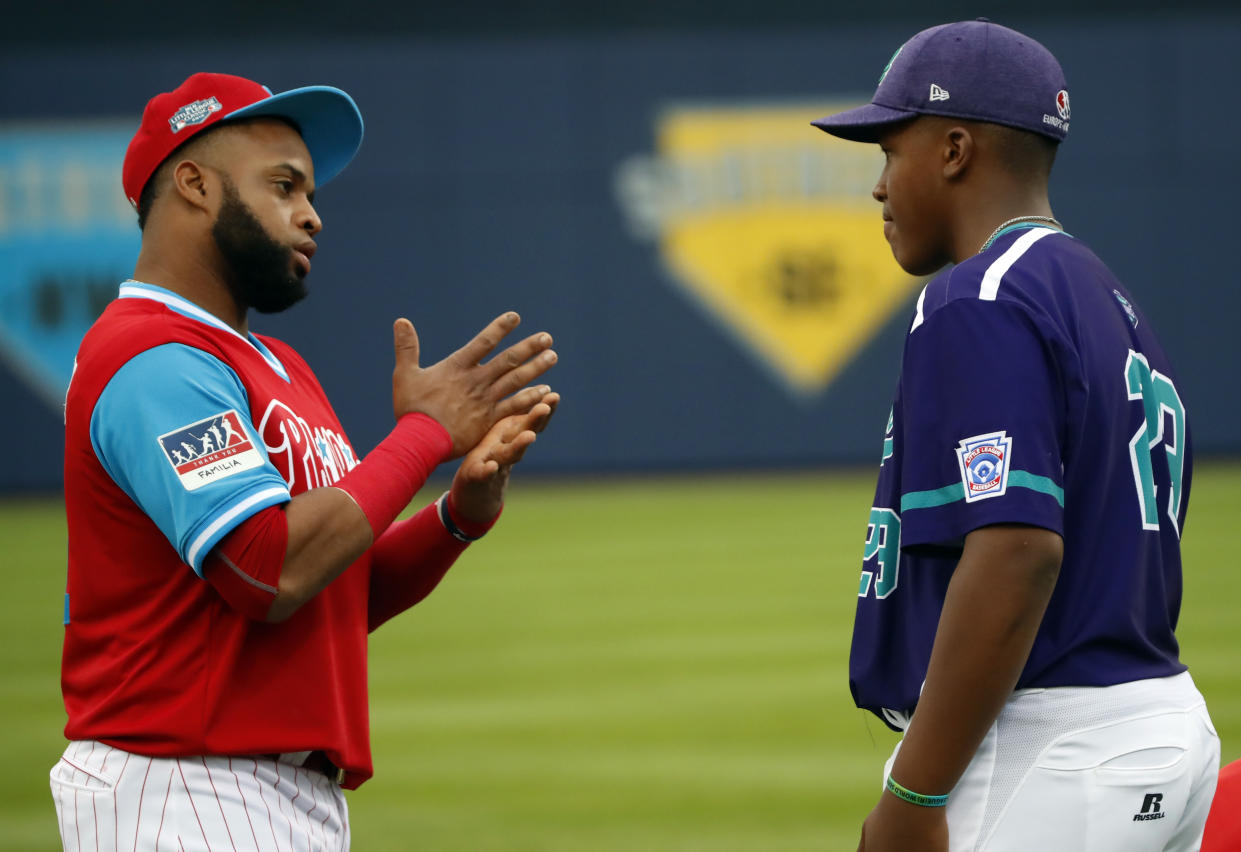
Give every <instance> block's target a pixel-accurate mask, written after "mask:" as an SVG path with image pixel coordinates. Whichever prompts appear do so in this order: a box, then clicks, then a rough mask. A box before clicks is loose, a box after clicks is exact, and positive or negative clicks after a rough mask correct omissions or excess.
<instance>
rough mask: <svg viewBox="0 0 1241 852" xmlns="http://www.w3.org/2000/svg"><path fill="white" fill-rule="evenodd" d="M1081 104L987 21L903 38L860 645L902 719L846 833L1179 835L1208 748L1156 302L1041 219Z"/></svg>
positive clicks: (867, 702) (970, 840)
mask: <svg viewBox="0 0 1241 852" xmlns="http://www.w3.org/2000/svg"><path fill="white" fill-rule="evenodd" d="M1069 122H1070V107H1069V95H1068V90H1067V85H1066V83H1065V81H1064V75H1063V72H1062V71H1061V69H1060V66H1059V63H1058V62H1057V61H1056V59H1055V57H1053V56H1052V55H1051V54H1050V53H1049V52H1048V51H1047V50H1046V49H1045V48H1044V47H1043V46H1042V45H1040V44H1038V43H1037V42H1035V41H1034V40H1032V39H1030V38H1028V37H1026V36H1024V35H1022V34H1020V33H1017V32H1014V31H1013V30H1010V29H1006V28H1004V27H1001V26H998V25H996V24H993V23H991V22H989V21H986V20H985V19H980V20H978V21H969V22H961V23H955V24H947V25H944V26H939V27H933V28H931V29H928V30H925V31H923V32H921V33H919V34H917V35H916V36H914V37H913V38H912V39H910V40H909V41H908V42H906V43H905V44H904V45H903V46H902V47H901V48H900V49H899V50H898V51H897V52H896V54H895V55H894V56H893V58H892V60H891V61H890V62H889V64H888V67H887V68H886V69H885V70H884V73H883V76H882V77H881V78H880V81H879V85H878V88H877V90H876V92H875V95H874V98H873V99H872V101H871V103H870V104H867V105H865V106H862V107H859V108H857V109H852V110H848V111H846V112H843V113H840V114H837V115H833V116H829V117H827V118H824V119H821V120H819V121H816V122H815V125H816V126H818V127H820V128H822V129H823V130H825V131H827V132H828V133H831V134H833V135H836V136H839V137H842V138H845V139H851V140H856V141H862V142H877V143H878V144H879V145H880V147H881V148H882V150H883V152H884V155H885V158H886V164H885V166H884V169H883V172H882V173H881V175H880V177H879V181H878V183H877V185H876V186H875V189H874V197H875V199H876V200H877V201H879V202H880V203H881V204H882V205H883V221H884V224H883V228H884V236H885V237H886V238H887V240H888V242H889V243H890V244H891V246H892V252H893V254H894V255H895V257H896V260H897V262H898V263H899V264H900V265H901V266H902V267H903V268H904V269H905V270H906V271H908V272H909V273H911V274H914V275H931V274H933V273H935V272H937V271H938V270H940V269H941V268H942V267H944V266H945V265H947V264H954V265H953V266H951V267H950V268H948V269H947V270H945V271H943V272H940V273H939V274H938V275H936V277H935V278H934V279H933V280H931V282H930V283H929V284H927V285H926V287H925V289H924V290H923V291H922V294H921V295H920V296H919V298H918V302H917V308H916V311H915V314H914V317H913V320H912V321H911V323H910V326H909V331H908V334H907V336H906V338H905V348H904V354H903V359H902V366H901V375H900V379H899V381H898V384H897V388H896V396H895V400H894V402H893V406H892V413H891V417H890V419H889V422H888V430H887V435H886V438H885V441H884V452H883V458H882V462H881V466H880V473H879V481H878V486H877V488H876V492H875V502H874V506H873V508H872V509H871V512H870V519H869V523H868V528H867V541H866V549H865V555H864V563H863V571H862V576H861V582H860V583H859V587H858V609H857V617H856V621H855V625H854V635H853V646H852V653H851V659H850V671H849V675H850V687H851V689H852V691H853V696H854V699H855V701H856V702H857V704H858V706H859V707H863V708H866V709H868V710H871V711H872V712H874V713H876V714H878V715H879V716H880V717H881V718H883V719H884V721H885V722H887V724H889V725H890V726H891V727H893V728H896V729H898V730H904V731H905V736H904V739H903V740H902V742H901V743H900V744H899V745H898V746H897V749H896V751H895V752H894V753H893V756H892V758H891V759H890V760H889V761H888V765H887V766H886V767H885V779H884V784H885V790H884V792H882V793H881V794H880V799H879V803H878V805H877V806H876V807H875V809H874V810H873V811H872V812H871V814H870V815H869V816H868V817H867V819H866V822H865V824H864V825H863V827H862V840H861V844H860V846H859V848H864V849H866V850H867V852H880V850H893V851H894V852H896V850H899V852H911V850H953V852H956V851H957V850H1048V849H1054V850H1056V852H1072V850H1083V852H1084V850H1090V852H1110V851H1111V850H1115V852H1122V850H1124V852H1141V850H1190V849H1197V848H1198V846H1199V844H1200V843H1201V838H1202V829H1203V824H1204V822H1205V819H1206V815H1207V811H1208V808H1209V806H1210V802H1211V797H1212V794H1213V792H1214V789H1215V781H1216V773H1217V771H1218V763H1219V740H1218V737H1217V736H1216V734H1215V731H1214V728H1213V727H1212V725H1211V720H1210V718H1209V716H1208V714H1207V711H1206V705H1205V702H1204V700H1203V698H1202V695H1201V694H1200V693H1199V692H1198V690H1197V688H1196V687H1195V686H1194V683H1193V681H1192V679H1191V678H1190V676H1189V673H1188V672H1187V671H1186V667H1185V665H1184V664H1182V663H1181V661H1180V659H1179V656H1178V646H1177V641H1176V637H1175V636H1174V634H1173V631H1174V628H1175V627H1176V621H1177V615H1178V612H1179V608H1180V601H1181V559H1180V534H1181V530H1182V529H1183V527H1184V523H1185V517H1186V511H1187V507H1188V502H1189V488H1190V479H1191V474H1192V459H1191V453H1190V443H1189V431H1188V426H1187V422H1186V419H1185V406H1184V402H1183V400H1182V399H1181V397H1180V395H1179V393H1178V392H1177V382H1176V379H1175V375H1174V373H1173V371H1172V369H1171V367H1170V365H1169V363H1168V359H1167V358H1166V356H1165V355H1164V352H1163V350H1162V348H1161V347H1160V345H1159V343H1158V341H1157V340H1156V338H1155V335H1154V333H1153V331H1152V328H1151V324H1150V321H1149V320H1148V318H1147V317H1146V316H1145V315H1144V314H1143V313H1142V311H1141V309H1140V308H1139V307H1138V306H1137V304H1136V302H1135V300H1134V299H1133V297H1132V296H1131V295H1130V294H1129V292H1128V291H1127V290H1126V289H1125V287H1124V286H1123V285H1122V284H1121V283H1120V282H1119V281H1117V280H1116V278H1115V277H1114V276H1113V275H1112V274H1111V273H1110V272H1109V271H1108V269H1107V267H1106V266H1104V265H1103V263H1102V262H1101V261H1100V260H1099V259H1098V258H1097V257H1095V255H1094V254H1093V253H1092V252H1091V251H1090V249H1089V248H1087V247H1086V246H1085V245H1084V244H1083V243H1082V242H1081V241H1079V240H1078V239H1077V238H1075V237H1074V236H1071V235H1070V234H1068V233H1066V232H1065V231H1064V229H1063V228H1062V226H1061V224H1060V223H1059V222H1058V221H1056V219H1055V218H1054V217H1053V216H1052V210H1051V205H1050V202H1049V200H1048V178H1049V175H1050V172H1051V167H1052V162H1053V160H1054V157H1055V153H1056V149H1057V147H1058V145H1059V143H1060V142H1061V141H1062V140H1063V139H1064V138H1065V137H1066V136H1067V134H1068V130H1069Z"/></svg>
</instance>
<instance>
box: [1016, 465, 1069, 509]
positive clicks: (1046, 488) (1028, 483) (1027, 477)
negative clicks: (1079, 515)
mask: <svg viewBox="0 0 1241 852" xmlns="http://www.w3.org/2000/svg"><path fill="white" fill-rule="evenodd" d="M1008 484H1009V487H1011V488H1029V489H1030V490H1031V491H1040V492H1042V493H1043V494H1047V495H1048V496H1051V497H1054V498H1056V502H1057V503H1059V504H1060V508H1061V509H1063V508H1064V489H1063V488H1061V487H1060V486H1059V485H1057V484H1056V483H1054V482H1052V481H1051V480H1050V479H1048V478H1047V477H1046V476H1039V475H1038V474H1037V473H1027V472H1026V471H1024V470H1014V471H1013V472H1012V473H1010V474H1009V475H1008Z"/></svg>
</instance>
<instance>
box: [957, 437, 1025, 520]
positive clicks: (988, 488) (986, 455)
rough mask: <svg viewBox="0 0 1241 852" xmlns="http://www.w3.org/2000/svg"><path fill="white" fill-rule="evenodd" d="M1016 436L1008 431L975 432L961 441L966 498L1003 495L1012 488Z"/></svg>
mask: <svg viewBox="0 0 1241 852" xmlns="http://www.w3.org/2000/svg"><path fill="white" fill-rule="evenodd" d="M1012 453H1013V439H1012V438H1009V437H1007V436H1006V435H1005V433H1004V432H995V433H993V434H990V435H975V436H974V437H973V438H966V439H965V440H963V441H961V443H960V444H959V445H957V461H958V462H959V463H960V466H961V482H962V485H964V487H965V502H967V503H972V502H974V501H975V500H985V499H986V498H988V497H999V496H1001V495H1002V494H1003V493H1004V492H1005V491H1006V490H1007V489H1008V470H1009V464H1010V462H1011V456H1012Z"/></svg>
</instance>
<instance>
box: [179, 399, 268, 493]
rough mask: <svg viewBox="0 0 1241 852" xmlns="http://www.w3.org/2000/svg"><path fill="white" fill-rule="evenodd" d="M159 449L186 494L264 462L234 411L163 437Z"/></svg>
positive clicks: (192, 424)
mask: <svg viewBox="0 0 1241 852" xmlns="http://www.w3.org/2000/svg"><path fill="white" fill-rule="evenodd" d="M159 446H160V449H161V450H163V452H164V458H166V459H167V460H168V464H170V465H172V469H173V470H175V471H176V472H177V477H178V478H179V479H180V480H181V484H182V485H183V486H185V490H186V491H195V490H197V489H199V488H202V487H203V486H204V485H210V484H211V483H212V482H216V481H218V480H221V479H225V478H227V477H230V476H232V475H233V474H235V473H241V471H243V470H249V469H251V468H255V467H259V466H260V465H262V464H263V459H264V457H263V455H262V454H261V453H259V451H258V450H257V449H255V447H254V442H253V441H251V440H250V436H249V435H248V434H246V430H245V428H244V427H243V426H242V425H241V418H240V417H238V415H237V412H236V411H233V410H231V409H230V410H229V411H224V412H221V413H220V414H216V415H214V416H213V417H208V418H206V419H205V420H199V421H198V422H196V423H191V424H189V425H188V426H182V427H181V428H179V429H174V430H172V431H171V432H168V433H166V434H164V435H160V436H159Z"/></svg>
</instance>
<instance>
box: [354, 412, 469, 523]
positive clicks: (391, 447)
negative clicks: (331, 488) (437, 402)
mask: <svg viewBox="0 0 1241 852" xmlns="http://www.w3.org/2000/svg"><path fill="white" fill-rule="evenodd" d="M451 453H452V437H451V436H450V435H449V434H448V430H447V429H445V428H444V427H443V426H441V425H440V424H439V423H437V422H436V421H435V420H434V419H432V418H431V417H428V416H427V415H425V414H406V415H405V416H404V417H402V418H401V419H400V420H398V421H397V424H396V428H395V429H393V430H392V432H391V433H390V434H389V435H388V437H386V438H384V439H383V440H382V441H380V442H379V446H377V447H375V449H373V450H371V452H370V454H369V455H367V457H366V458H365V459H363V461H362V462H361V464H359V465H358V466H357V467H355V468H354V469H353V470H351V471H349V472H348V473H347V474H345V475H344V477H343V478H341V480H340V481H339V482H337V483H336V485H335V487H336V488H339V489H340V490H342V491H344V492H345V493H346V494H348V495H349V496H350V497H352V498H353V499H354V501H356V502H357V504H358V506H360V507H361V508H362V514H364V515H366V520H367V521H368V522H369V523H370V525H371V533H372V534H373V535H374V540H375V541H379V537H380V536H381V535H383V532H384V530H386V529H387V528H388V527H389V526H390V525H391V524H392V521H393V520H394V519H395V518H396V516H397V515H399V514H401V511H402V510H403V509H404V508H405V507H406V506H408V505H409V501H410V500H412V499H414V495H415V494H416V493H418V489H419V488H421V487H422V485H423V483H425V482H426V481H427V477H428V476H430V475H431V471H433V470H435V467H436V465H438V464H439V463H440V462H442V461H445V460H446V459H447V458H448V456H449V455H450V454H451Z"/></svg>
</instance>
